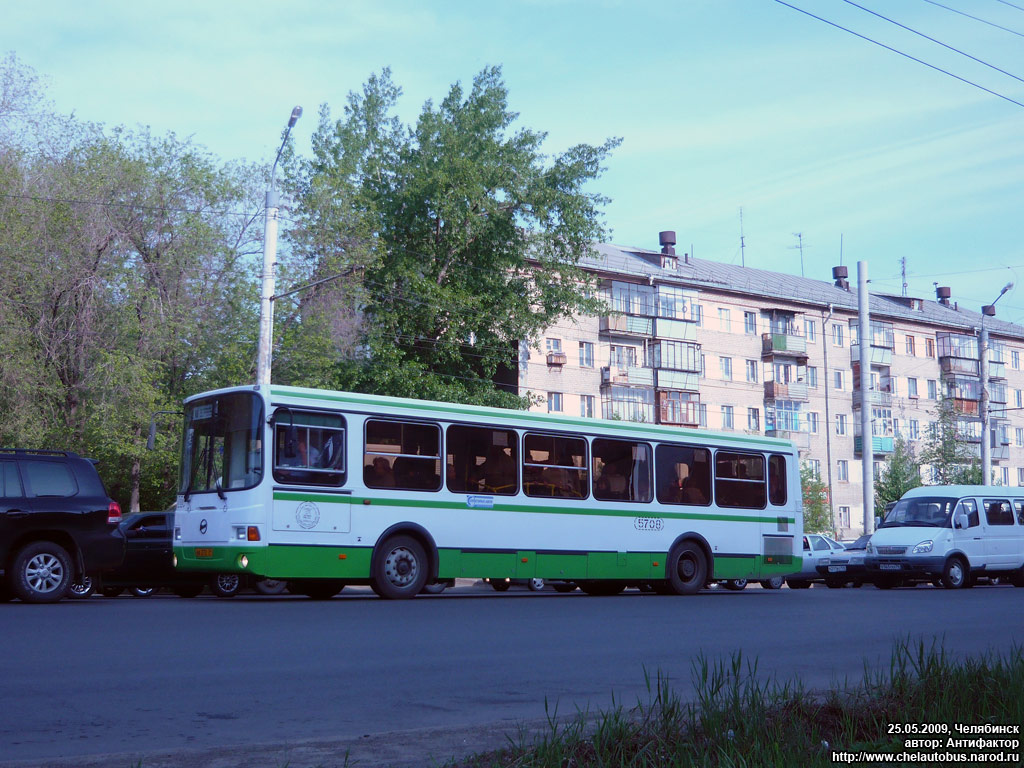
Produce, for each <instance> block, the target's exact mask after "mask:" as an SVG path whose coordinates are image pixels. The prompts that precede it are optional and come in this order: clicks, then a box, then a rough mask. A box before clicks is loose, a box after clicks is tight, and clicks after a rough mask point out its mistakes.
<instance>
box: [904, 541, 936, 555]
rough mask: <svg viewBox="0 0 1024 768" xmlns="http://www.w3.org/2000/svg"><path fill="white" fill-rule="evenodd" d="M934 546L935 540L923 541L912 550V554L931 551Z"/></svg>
mask: <svg viewBox="0 0 1024 768" xmlns="http://www.w3.org/2000/svg"><path fill="white" fill-rule="evenodd" d="M933 546H935V542H933V541H932V540H931V539H928V540H926V541H922V542H921V543H920V544H918V545H917V546H916V547H914V549H913V550H912V551H911V553H910V554H912V555H923V554H925V553H926V552H931V551H932V547H933Z"/></svg>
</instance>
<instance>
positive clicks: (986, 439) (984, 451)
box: [978, 283, 1013, 485]
mask: <svg viewBox="0 0 1024 768" xmlns="http://www.w3.org/2000/svg"><path fill="white" fill-rule="evenodd" d="M1011 288H1013V283H1007V284H1006V285H1004V286H1003V290H1001V291H1000V292H999V295H998V296H996V298H995V301H993V302H992V303H991V304H988V305H986V306H984V307H982V308H981V331H980V333H979V334H978V345H979V348H978V354H979V357H980V361H979V362H980V363H981V482H982V483H983V484H984V485H988V484H989V483H991V482H992V436H991V435H990V434H989V413H988V329H986V328H985V318H986V317H995V314H996V301H999V300H1000V299H1001V298H1002V297H1003V294H1004V293H1006V292H1007V291H1008V290H1010V289H1011Z"/></svg>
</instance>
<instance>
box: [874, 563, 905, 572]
mask: <svg viewBox="0 0 1024 768" xmlns="http://www.w3.org/2000/svg"><path fill="white" fill-rule="evenodd" d="M878 568H879V570H882V571H898V570H899V569H900V564H899V563H879V564H878Z"/></svg>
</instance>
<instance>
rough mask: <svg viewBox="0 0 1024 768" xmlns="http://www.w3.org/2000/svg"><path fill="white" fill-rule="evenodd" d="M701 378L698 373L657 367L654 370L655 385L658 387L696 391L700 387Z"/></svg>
mask: <svg viewBox="0 0 1024 768" xmlns="http://www.w3.org/2000/svg"><path fill="white" fill-rule="evenodd" d="M699 378H700V377H699V375H698V374H697V373H691V372H687V371H672V370H666V369H656V370H655V371H654V386H656V387H657V388H658V389H681V390H684V391H686V392H696V391H697V390H698V389H700V386H699V384H698V380H699Z"/></svg>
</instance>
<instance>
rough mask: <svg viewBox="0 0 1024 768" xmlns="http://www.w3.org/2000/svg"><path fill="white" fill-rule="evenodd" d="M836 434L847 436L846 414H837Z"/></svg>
mask: <svg viewBox="0 0 1024 768" xmlns="http://www.w3.org/2000/svg"><path fill="white" fill-rule="evenodd" d="M836 434H837V435H845V434H846V414H845V413H837V414H836Z"/></svg>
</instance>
